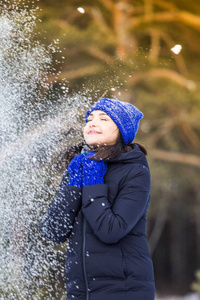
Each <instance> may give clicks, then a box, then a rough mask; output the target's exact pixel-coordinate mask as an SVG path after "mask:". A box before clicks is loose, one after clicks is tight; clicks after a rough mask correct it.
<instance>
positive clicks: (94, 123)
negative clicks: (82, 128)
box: [89, 118, 97, 127]
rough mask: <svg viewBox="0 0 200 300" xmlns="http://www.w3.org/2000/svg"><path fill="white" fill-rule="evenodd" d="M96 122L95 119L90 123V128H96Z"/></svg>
mask: <svg viewBox="0 0 200 300" xmlns="http://www.w3.org/2000/svg"><path fill="white" fill-rule="evenodd" d="M96 123H97V122H96V120H95V118H94V119H92V120H91V121H90V122H89V127H96Z"/></svg>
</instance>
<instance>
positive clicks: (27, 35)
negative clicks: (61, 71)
mask: <svg viewBox="0 0 200 300" xmlns="http://www.w3.org/2000/svg"><path fill="white" fill-rule="evenodd" d="M35 13H36V10H29V11H28V10H26V9H20V10H19V9H18V8H17V6H14V5H13V6H12V9H6V8H4V9H1V15H0V118H1V121H0V157H1V159H0V174H1V181H0V231H1V235H0V262H1V263H0V299H1V300H4V299H6V300H12V299H22V300H23V299H61V297H62V295H64V293H65V291H64V289H63V287H60V286H59V284H58V285H57V284H56V282H57V283H58V282H60V281H62V278H63V277H64V275H63V274H64V270H63V269H62V268H61V267H60V266H61V264H60V265H59V266H58V267H57V265H58V260H59V259H60V260H62V259H64V254H63V253H64V251H63V250H62V247H61V246H60V247H57V248H55V247H54V245H53V244H51V243H50V242H49V243H48V242H46V241H44V239H43V238H42V236H41V234H40V231H39V224H40V221H41V218H42V215H43V214H44V212H45V211H46V210H47V207H48V206H49V205H50V203H51V202H52V201H53V198H54V197H55V191H56V189H57V187H58V182H59V181H60V179H61V170H60V169H59V168H58V165H57V161H58V157H59V156H60V155H61V153H63V152H64V151H65V149H66V147H67V146H69V145H70V144H71V143H72V140H73V142H76V141H77V142H78V136H80V130H81V125H80V120H79V115H78V112H79V111H80V114H82V113H83V112H84V111H86V110H87V109H88V106H90V103H88V100H87V99H85V98H84V97H83V96H81V95H76V96H74V97H72V98H69V97H68V95H67V92H68V91H67V84H66V82H62V83H60V85H62V86H60V88H61V89H62V91H63V92H62V95H60V96H58V95H59V93H57V92H56V91H55V89H53V88H52V87H53V83H52V82H49V81H48V76H49V74H50V73H52V72H55V70H54V69H53V68H52V53H53V52H55V51H57V49H58V48H56V45H55V44H54V43H52V45H49V47H45V46H44V45H41V43H40V42H38V41H37V36H35V35H34V33H33V28H34V26H35V24H36V22H37V18H36V17H35ZM74 128H75V129H76V130H74ZM77 132H78V135H77ZM62 265H63V266H64V263H63V264H62ZM58 278H59V279H58ZM51 282H54V283H53V284H52V283H51Z"/></svg>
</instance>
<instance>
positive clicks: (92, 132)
mask: <svg viewBox="0 0 200 300" xmlns="http://www.w3.org/2000/svg"><path fill="white" fill-rule="evenodd" d="M88 134H101V132H98V131H95V130H90V131H89V132H88Z"/></svg>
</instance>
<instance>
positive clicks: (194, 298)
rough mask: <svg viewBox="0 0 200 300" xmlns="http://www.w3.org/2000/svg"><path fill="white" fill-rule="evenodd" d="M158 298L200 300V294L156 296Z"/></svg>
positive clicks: (165, 299) (160, 299)
mask: <svg viewBox="0 0 200 300" xmlns="http://www.w3.org/2000/svg"><path fill="white" fill-rule="evenodd" d="M156 300H200V294H189V295H186V296H166V297H161V298H160V297H156Z"/></svg>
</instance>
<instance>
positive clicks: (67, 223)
mask: <svg viewBox="0 0 200 300" xmlns="http://www.w3.org/2000/svg"><path fill="white" fill-rule="evenodd" d="M67 182H68V176H67V171H65V172H64V174H63V179H62V181H61V183H60V186H59V189H58V192H57V197H56V198H55V200H54V202H53V204H52V205H51V206H50V208H49V210H48V211H47V213H46V214H45V216H44V218H43V220H42V222H41V225H40V230H41V232H42V234H43V236H44V237H45V238H46V239H48V240H50V241H52V242H54V243H56V244H60V243H64V242H65V241H66V240H67V239H68V237H69V235H70V233H71V230H72V228H73V224H74V220H75V217H76V215H77V213H78V211H79V210H80V208H81V188H79V187H76V186H67Z"/></svg>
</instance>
